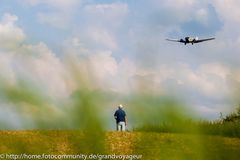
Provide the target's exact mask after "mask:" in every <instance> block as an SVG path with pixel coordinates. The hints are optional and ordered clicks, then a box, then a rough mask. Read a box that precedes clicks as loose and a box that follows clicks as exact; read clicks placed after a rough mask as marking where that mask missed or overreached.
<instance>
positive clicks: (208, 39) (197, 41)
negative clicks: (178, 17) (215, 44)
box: [194, 38, 215, 43]
mask: <svg viewBox="0 0 240 160" xmlns="http://www.w3.org/2000/svg"><path fill="white" fill-rule="evenodd" d="M214 39H215V38H207V39H199V40H195V41H194V43H200V42H204V41H210V40H214Z"/></svg>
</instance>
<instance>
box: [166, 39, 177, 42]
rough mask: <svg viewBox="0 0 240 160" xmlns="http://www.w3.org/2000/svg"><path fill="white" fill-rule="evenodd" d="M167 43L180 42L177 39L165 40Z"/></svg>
mask: <svg viewBox="0 0 240 160" xmlns="http://www.w3.org/2000/svg"><path fill="white" fill-rule="evenodd" d="M166 40H167V41H172V42H180V40H178V39H166Z"/></svg>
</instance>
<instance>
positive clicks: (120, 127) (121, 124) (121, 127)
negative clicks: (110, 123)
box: [117, 122, 126, 131]
mask: <svg viewBox="0 0 240 160" xmlns="http://www.w3.org/2000/svg"><path fill="white" fill-rule="evenodd" d="M117 130H118V131H125V130H126V123H125V122H118V123H117Z"/></svg>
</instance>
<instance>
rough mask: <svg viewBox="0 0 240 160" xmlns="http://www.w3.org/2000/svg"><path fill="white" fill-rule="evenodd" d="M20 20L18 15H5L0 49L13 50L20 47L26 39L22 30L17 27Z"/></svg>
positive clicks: (0, 31)
mask: <svg viewBox="0 0 240 160" xmlns="http://www.w3.org/2000/svg"><path fill="white" fill-rule="evenodd" d="M17 20H18V17H17V16H16V15H11V14H9V13H5V14H4V15H3V17H2V20H1V22H0V37H1V38H0V47H1V48H2V49H13V48H16V47H18V46H19V45H20V44H21V43H22V42H23V41H24V39H25V34H24V32H23V30H22V29H21V28H19V27H18V26H16V24H15V22H16V21H17Z"/></svg>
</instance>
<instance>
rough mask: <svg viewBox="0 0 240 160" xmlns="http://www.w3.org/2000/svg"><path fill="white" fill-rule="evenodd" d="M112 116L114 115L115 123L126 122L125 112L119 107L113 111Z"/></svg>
mask: <svg viewBox="0 0 240 160" xmlns="http://www.w3.org/2000/svg"><path fill="white" fill-rule="evenodd" d="M114 117H115V119H116V121H117V123H119V122H126V119H125V117H126V113H125V112H124V110H122V109H121V108H119V109H118V110H116V112H115V113H114Z"/></svg>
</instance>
